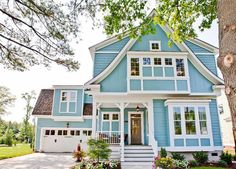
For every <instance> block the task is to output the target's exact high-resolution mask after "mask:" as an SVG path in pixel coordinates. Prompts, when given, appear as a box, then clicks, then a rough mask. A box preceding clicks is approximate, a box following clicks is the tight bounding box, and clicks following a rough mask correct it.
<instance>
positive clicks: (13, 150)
mask: <svg viewBox="0 0 236 169" xmlns="http://www.w3.org/2000/svg"><path fill="white" fill-rule="evenodd" d="M32 152H33V150H32V149H31V148H30V146H29V144H17V145H16V146H12V147H0V160H2V159H6V158H12V157H17V156H22V155H26V154H31V153H32Z"/></svg>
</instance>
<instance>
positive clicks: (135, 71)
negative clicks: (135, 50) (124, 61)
mask: <svg viewBox="0 0 236 169" xmlns="http://www.w3.org/2000/svg"><path fill="white" fill-rule="evenodd" d="M139 74H140V71H139V58H131V76H139Z"/></svg>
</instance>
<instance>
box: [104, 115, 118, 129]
mask: <svg viewBox="0 0 236 169" xmlns="http://www.w3.org/2000/svg"><path fill="white" fill-rule="evenodd" d="M104 114H109V120H104V119H103V116H104ZM113 114H118V120H113ZM103 122H109V129H110V131H112V122H118V123H119V125H118V126H119V130H118V131H114V132H119V131H120V112H102V120H101V131H102V132H110V131H105V130H103Z"/></svg>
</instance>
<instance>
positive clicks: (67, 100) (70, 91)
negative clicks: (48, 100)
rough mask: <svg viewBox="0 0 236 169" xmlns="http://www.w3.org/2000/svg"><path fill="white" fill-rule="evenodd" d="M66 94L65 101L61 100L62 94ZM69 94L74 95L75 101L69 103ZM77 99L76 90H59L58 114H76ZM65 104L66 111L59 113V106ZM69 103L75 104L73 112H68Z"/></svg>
mask: <svg viewBox="0 0 236 169" xmlns="http://www.w3.org/2000/svg"><path fill="white" fill-rule="evenodd" d="M64 92H66V93H67V99H66V100H62V98H63V96H62V94H63V93H64ZM71 93H75V100H72V101H71ZM77 97H78V92H77V91H76V90H61V94H60V104H59V113H76V112H77ZM62 103H66V111H61V104H62ZM70 103H75V111H73V112H72V111H69V110H70Z"/></svg>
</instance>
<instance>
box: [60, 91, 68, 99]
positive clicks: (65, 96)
mask: <svg viewBox="0 0 236 169" xmlns="http://www.w3.org/2000/svg"><path fill="white" fill-rule="evenodd" d="M61 100H62V101H67V92H62V94H61Z"/></svg>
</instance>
